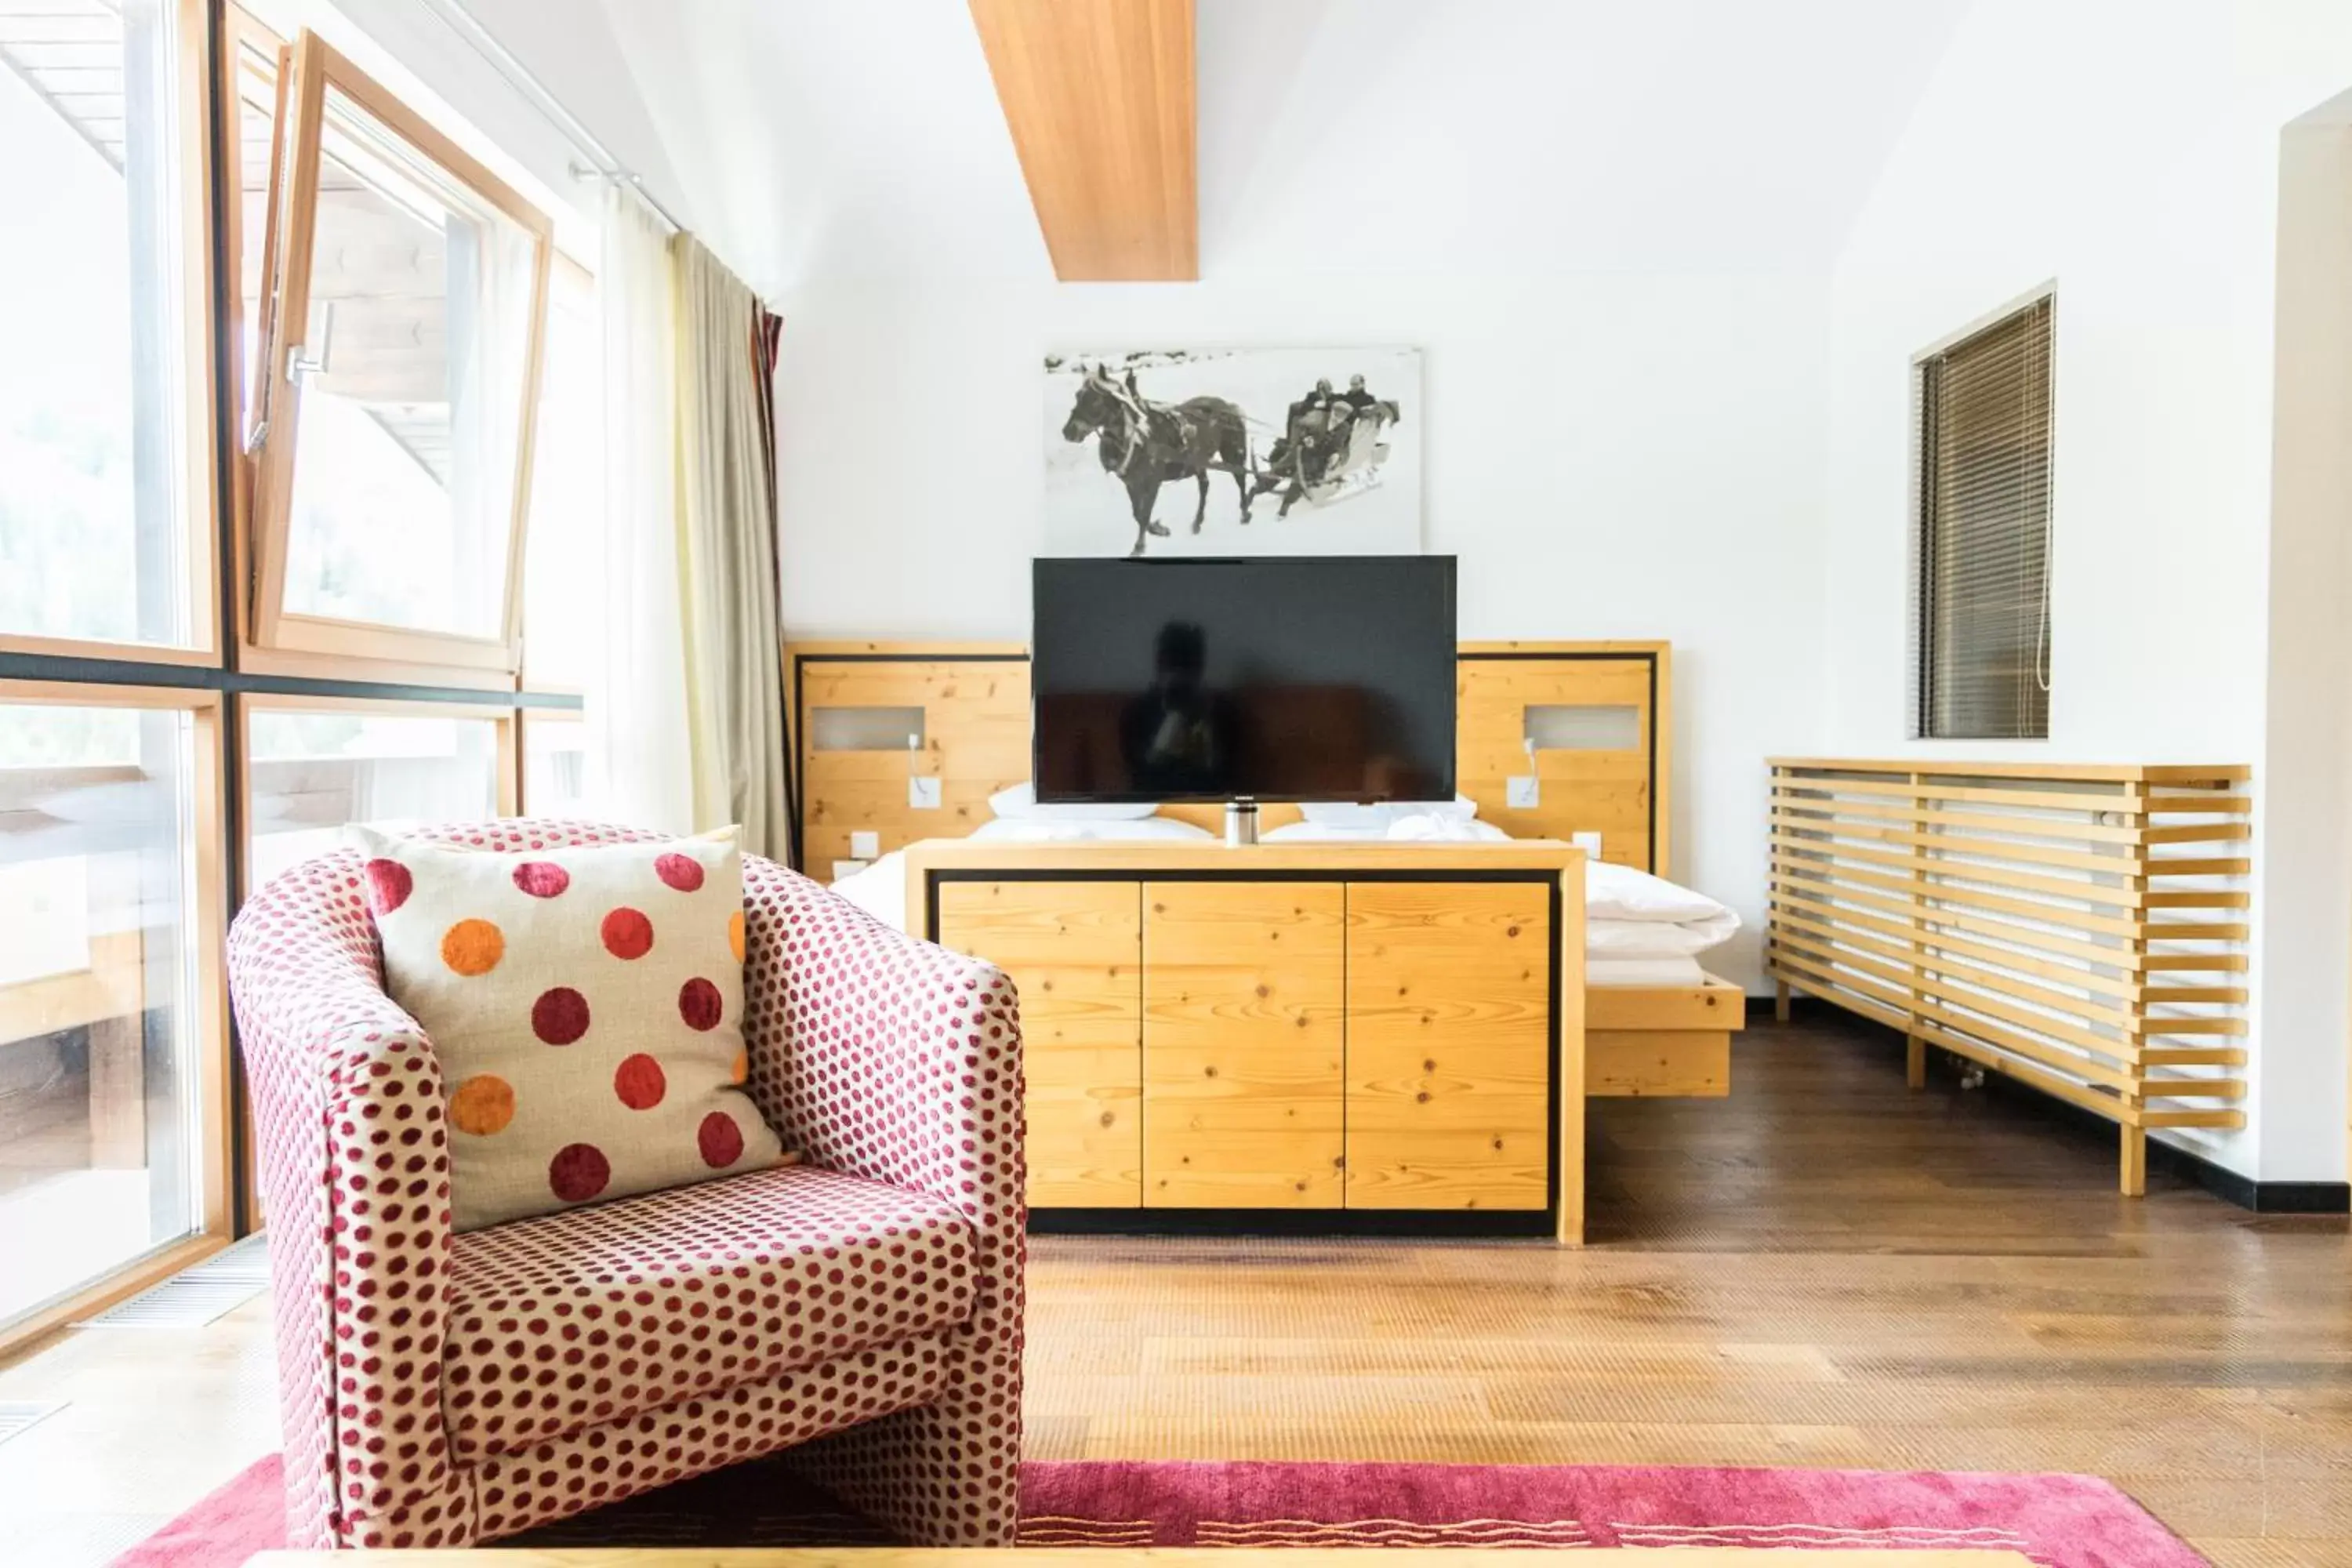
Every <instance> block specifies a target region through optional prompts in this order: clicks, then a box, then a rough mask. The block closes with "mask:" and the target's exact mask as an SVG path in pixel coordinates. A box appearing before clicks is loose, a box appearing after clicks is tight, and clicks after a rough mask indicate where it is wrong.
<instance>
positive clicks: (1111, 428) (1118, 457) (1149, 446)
mask: <svg viewBox="0 0 2352 1568" xmlns="http://www.w3.org/2000/svg"><path fill="white" fill-rule="evenodd" d="M1089 436H1091V437H1095V438H1096V456H1097V457H1098V458H1100V459H1101V460H1102V466H1103V471H1104V472H1106V473H1109V474H1115V475H1117V476H1118V479H1119V482H1120V483H1121V484H1123V485H1125V486H1126V487H1127V500H1128V507H1129V510H1131V511H1132V512H1133V513H1134V514H1135V548H1134V549H1132V550H1130V551H1129V552H1128V553H1129V555H1140V554H1142V553H1143V545H1144V541H1145V539H1146V538H1147V537H1148V536H1149V535H1151V534H1154V533H1156V534H1159V535H1160V537H1161V538H1163V539H1164V538H1166V537H1167V536H1168V530H1167V529H1165V528H1163V527H1162V526H1160V524H1159V523H1157V522H1154V521H1152V520H1151V513H1152V509H1153V508H1154V507H1156V506H1157V505H1158V504H1159V500H1160V486H1162V485H1165V484H1170V483H1172V482H1174V481H1175V480H1178V479H1192V480H1194V481H1195V482H1197V483H1198V484H1199V486H1200V487H1201V500H1200V504H1199V505H1198V506H1196V507H1195V508H1194V509H1193V510H1192V531H1193V532H1195V533H1198V532H1200V531H1201V524H1202V521H1204V520H1205V519H1206V518H1207V517H1208V515H1209V470H1211V469H1212V468H1222V469H1223V470H1224V471H1225V472H1226V473H1229V474H1231V475H1233V476H1234V489H1235V490H1236V491H1237V492H1238V493H1239V495H1240V498H1241V518H1242V521H1244V523H1246V522H1248V521H1249V520H1250V517H1249V508H1250V499H1251V496H1252V494H1253V491H1252V489H1251V488H1250V487H1251V484H1252V482H1253V481H1254V480H1255V479H1256V478H1257V460H1256V457H1255V454H1254V453H1253V452H1252V451H1251V450H1250V440H1249V426H1248V425H1247V423H1246V422H1245V421H1244V418H1243V417H1242V411H1241V410H1240V409H1239V408H1237V407H1235V406H1234V405H1233V404H1231V403H1228V402H1226V401H1225V400H1224V399H1223V398H1222V397H1190V398H1186V399H1185V400H1184V401H1183V402H1181V403H1176V404H1167V403H1153V402H1151V401H1150V400H1149V399H1147V398H1145V397H1144V396H1143V395H1141V394H1139V392H1137V391H1136V387H1135V376H1134V374H1133V373H1132V372H1130V373H1129V375H1128V378H1127V380H1126V382H1125V383H1124V384H1121V383H1119V382H1118V381H1114V380H1113V379H1111V377H1109V376H1108V375H1106V374H1104V373H1103V372H1102V371H1101V370H1100V369H1095V370H1090V371H1088V372H1087V378H1086V384H1084V385H1083V386H1081V387H1079V389H1078V396H1077V401H1076V402H1075V403H1073V404H1072V405H1070V416H1069V418H1068V419H1066V420H1065V421H1064V422H1063V425H1062V439H1064V440H1065V441H1074V442H1075V441H1083V440H1085V439H1087V437H1089Z"/></svg>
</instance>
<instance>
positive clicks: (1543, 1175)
mask: <svg viewBox="0 0 2352 1568" xmlns="http://www.w3.org/2000/svg"><path fill="white" fill-rule="evenodd" d="M1550 908H1551V906H1550V896H1549V889H1546V888H1544V887H1541V886H1538V885H1536V884H1532V883H1524V882H1352V883H1349V887H1348V1206H1349V1208H1365V1209H1371V1208H1378V1209H1473V1208H1475V1209H1540V1208H1542V1207H1544V1206H1545V1205H1546V1203H1547V1201H1548V1199H1549V1166H1550V1128H1551V1115H1550V1107H1551V1092H1550V1091H1551V1083H1550V1078H1551V1075H1550V1063H1551V1054H1552V1053H1551V1037H1552V1020H1551V963H1552V952H1551V919H1550Z"/></svg>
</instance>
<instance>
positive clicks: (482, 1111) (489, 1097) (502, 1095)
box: [449, 1072, 515, 1138]
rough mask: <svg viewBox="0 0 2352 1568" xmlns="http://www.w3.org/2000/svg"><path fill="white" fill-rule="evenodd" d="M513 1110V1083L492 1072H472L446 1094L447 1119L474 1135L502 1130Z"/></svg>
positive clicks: (483, 1134) (485, 1135)
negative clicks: (452, 1092) (452, 1090)
mask: <svg viewBox="0 0 2352 1568" xmlns="http://www.w3.org/2000/svg"><path fill="white" fill-rule="evenodd" d="M514 1113H515V1097H514V1085H512V1084H510V1083H509V1082H508V1081H507V1080H506V1079H502V1078H500V1077H499V1075H498V1074H496V1073H494V1072H484V1073H476V1074H475V1075H474V1076H473V1077H472V1078H469V1079H467V1080H466V1081H465V1082H463V1083H461V1084H459V1085H458V1086H457V1093H455V1094H453V1095H451V1096H450V1097H449V1120H450V1121H453V1122H455V1123H457V1131H460V1132H471V1133H473V1134H474V1135H475V1136H476V1137H478V1138H487V1137H488V1136H489V1135H490V1134H491V1133H493V1132H498V1131H503V1130H504V1129H505V1127H506V1124H507V1123H508V1122H509V1121H513V1120H514Z"/></svg>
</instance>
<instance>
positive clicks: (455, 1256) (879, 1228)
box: [442, 1166, 978, 1463]
mask: <svg viewBox="0 0 2352 1568" xmlns="http://www.w3.org/2000/svg"><path fill="white" fill-rule="evenodd" d="M976 1258H977V1247H976V1238H975V1236H974V1233H973V1229H972V1226H971V1221H970V1220H969V1219H968V1218H967V1217H966V1215H965V1212H964V1210H963V1209H962V1208H961V1205H958V1204H956V1203H955V1202H953V1201H952V1200H950V1199H948V1198H945V1197H940V1196H935V1195H933V1194H929V1193H922V1192H914V1191H909V1190H907V1189H904V1188H899V1187H893V1186H887V1185H884V1184H882V1183H879V1182H872V1181H866V1180H863V1179H861V1178H859V1177H856V1176H849V1175H843V1174H840V1173H835V1172H832V1171H821V1170H814V1169H810V1168H808V1167H805V1166H793V1167H786V1168H783V1169H777V1170H768V1171H760V1172H755V1173H750V1174H747V1175H740V1176H732V1177H729V1178H727V1179H726V1180H724V1181H718V1182H707V1183H703V1184H698V1185H695V1186H689V1187H677V1188H673V1189H671V1190H669V1191H667V1192H659V1193H648V1194H644V1195H641V1196H638V1197H633V1198H625V1199H622V1200H620V1201H618V1202H616V1203H610V1204H604V1205H598V1206H596V1207H593V1208H584V1209H575V1210H570V1211H567V1212H564V1213H561V1214H552V1215H541V1216H540V1217H538V1218H535V1219H527V1220H519V1221H515V1222H512V1223H509V1224H507V1225H503V1226H496V1227H494V1228H492V1229H488V1230H480V1231H473V1232H467V1233H462V1234H460V1235H458V1236H457V1237H456V1238H455V1242H454V1245H453V1247H452V1248H451V1255H450V1279H449V1295H450V1302H449V1329H450V1331H449V1336H448V1339H447V1341H446V1347H445V1350H444V1352H443V1357H444V1372H443V1379H442V1381H443V1386H444V1389H445V1391H446V1394H445V1403H444V1406H443V1409H444V1413H445V1415H446V1421H447V1423H448V1431H449V1437H450V1443H451V1447H452V1450H453V1453H454V1457H455V1458H457V1459H458V1460H459V1461H460V1462H462V1463H472V1462H475V1461H478V1460H480V1459H482V1458H488V1457H491V1456H495V1455H500V1454H512V1453H519V1452H520V1451H522V1450H523V1449H526V1448H529V1447H532V1446H533V1445H536V1444H540V1443H544V1442H546V1441H548V1440H549V1439H551V1438H558V1437H566V1436H571V1435H572V1434H574V1433H577V1432H582V1431H585V1430H587V1429H588V1428H590V1427H593V1426H604V1425H605V1424H607V1423H611V1422H615V1421H621V1420H625V1419H626V1418H628V1417H630V1416H634V1415H641V1414H644V1413H645V1412H647V1411H651V1410H657V1409H660V1408H662V1407H663V1406H666V1405H674V1404H676V1403H677V1402H678V1401H680V1400H683V1399H688V1398H692V1397H694V1396H696V1395H698V1394H709V1393H712V1392H715V1391H719V1390H723V1389H727V1388H730V1387H733V1386H736V1385H738V1384H744V1383H747V1382H751V1381H753V1380H755V1379H768V1378H773V1377H776V1376H779V1375H781V1374H782V1373H790V1372H794V1371H798V1370H800V1369H802V1368H804V1367H811V1366H814V1365H817V1364H819V1363H824V1362H830V1361H835V1360H838V1359H839V1358H841V1357H843V1356H845V1355H849V1354H852V1353H854V1352H858V1351H862V1350H866V1349H870V1348H873V1347H877V1346H886V1345H892V1344H897V1343H898V1342H902V1341H905V1340H908V1339H910V1338H913V1337H915V1336H917V1335H920V1334H925V1333H929V1332H930V1331H934V1330H938V1329H941V1328H946V1327H949V1326H951V1325H955V1324H961V1323H964V1322H966V1321H969V1320H970V1319H971V1315H972V1310H973V1306H974V1302H975V1300H976V1297H977V1289H978V1270H977V1268H976Z"/></svg>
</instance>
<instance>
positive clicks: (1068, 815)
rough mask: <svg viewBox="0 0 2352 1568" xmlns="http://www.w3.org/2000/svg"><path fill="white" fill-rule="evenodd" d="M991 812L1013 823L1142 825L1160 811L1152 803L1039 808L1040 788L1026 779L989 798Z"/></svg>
mask: <svg viewBox="0 0 2352 1568" xmlns="http://www.w3.org/2000/svg"><path fill="white" fill-rule="evenodd" d="M988 809H989V810H991V811H992V812H994V813H996V815H997V816H1000V817H1003V818H1004V819H1005V820H1007V821H1011V822H1140V821H1142V820H1143V819H1144V818H1145V817H1147V816H1152V815H1154V814H1156V813H1157V812H1158V811H1159V809H1160V808H1159V807H1158V806H1156V805H1152V804H1151V803H1150V801H1148V800H1146V801H1130V802H1125V803H1121V802H1118V801H1093V800H1082V801H1071V802H1068V803H1066V804H1062V805H1038V804H1037V785H1036V784H1035V782H1034V781H1033V780H1030V779H1023V780H1022V781H1021V782H1020V783H1019V784H1012V785H1009V786H1007V787H1006V788H1003V789H1001V790H998V791H997V792H996V793H995V794H994V795H990V796H989V797H988Z"/></svg>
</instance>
